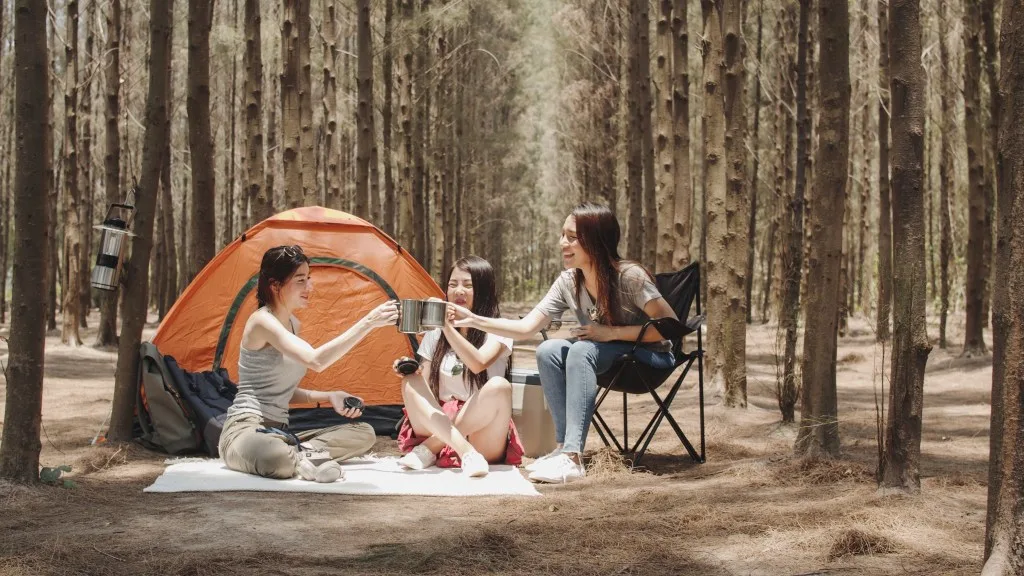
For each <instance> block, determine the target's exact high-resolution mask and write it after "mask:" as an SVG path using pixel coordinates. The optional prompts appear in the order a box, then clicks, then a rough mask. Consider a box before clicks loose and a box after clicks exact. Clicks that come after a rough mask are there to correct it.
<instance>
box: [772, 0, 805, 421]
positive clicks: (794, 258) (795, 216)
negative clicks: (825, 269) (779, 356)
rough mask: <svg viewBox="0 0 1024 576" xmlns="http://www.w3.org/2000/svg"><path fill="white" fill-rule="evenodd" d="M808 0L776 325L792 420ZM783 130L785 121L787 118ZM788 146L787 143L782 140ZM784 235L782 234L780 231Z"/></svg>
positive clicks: (785, 402) (782, 402)
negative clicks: (782, 337) (782, 334)
mask: <svg viewBox="0 0 1024 576" xmlns="http://www.w3.org/2000/svg"><path fill="white" fill-rule="evenodd" d="M810 12H811V3H810V0H801V2H800V17H799V24H798V25H797V26H798V27H797V62H796V173H795V175H794V177H793V195H792V199H791V201H790V207H789V211H788V213H787V215H786V226H785V228H786V229H787V231H788V238H786V248H785V251H784V259H783V264H782V266H783V274H782V286H781V288H782V305H781V307H780V309H779V327H780V328H781V329H783V330H784V331H785V334H786V335H785V346H784V349H783V372H782V390H781V393H780V394H779V408H780V409H781V411H782V421H783V422H795V421H796V420H795V410H796V402H797V399H798V398H799V392H798V390H799V388H800V387H798V386H797V381H796V344H797V325H798V318H799V314H800V287H801V280H802V277H803V261H804V249H803V241H804V190H805V188H806V184H807V163H808V162H807V160H808V158H807V156H808V150H807V148H808V146H807V145H808V143H809V141H810V138H809V136H808V132H809V131H810V116H809V113H808V110H807V52H808V49H809V48H808V38H807V36H808V28H809V26H810ZM787 132H791V130H789V122H788V121H787ZM785 146H786V147H787V153H786V154H785V156H787V157H788V148H789V147H790V146H791V143H790V142H789V141H788V137H787V142H786V144H785ZM786 170H787V178H786V180H787V183H788V181H789V180H790V179H789V177H788V171H789V170H790V164H789V161H788V158H787V163H786ZM784 236H786V235H784Z"/></svg>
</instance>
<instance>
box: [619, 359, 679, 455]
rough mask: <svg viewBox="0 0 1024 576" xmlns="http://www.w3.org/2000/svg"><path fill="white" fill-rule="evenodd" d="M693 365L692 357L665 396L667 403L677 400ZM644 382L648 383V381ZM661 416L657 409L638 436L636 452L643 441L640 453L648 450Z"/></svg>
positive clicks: (634, 449) (670, 403)
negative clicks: (677, 395)
mask: <svg viewBox="0 0 1024 576" xmlns="http://www.w3.org/2000/svg"><path fill="white" fill-rule="evenodd" d="M691 366H693V358H691V359H690V361H689V362H688V363H687V364H686V367H684V368H683V373H682V374H680V375H679V378H677V379H676V383H675V385H674V386H672V388H671V390H669V394H668V396H666V397H665V404H666V405H668V406H671V405H672V401H673V400H675V397H676V393H677V392H679V388H680V387H682V385H683V382H685V381H686V375H687V374H688V373H689V372H690V367H691ZM644 384H645V385H646V382H645V383H644ZM648 388H650V386H648ZM661 418H662V415H661V411H660V410H659V411H657V412H656V413H655V414H654V416H652V417H651V421H650V422H648V423H647V427H646V428H644V431H643V432H641V433H640V437H639V438H637V440H636V445H635V446H633V452H634V453H636V452H637V448H640V444H641V443H642V444H643V445H644V447H643V449H642V450H640V453H641V454H642V453H643V452H645V451H646V450H647V446H648V445H650V443H651V439H652V438H653V437H654V430H652V428H654V429H657V426H660V425H661Z"/></svg>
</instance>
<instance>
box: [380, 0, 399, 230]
mask: <svg viewBox="0 0 1024 576" xmlns="http://www.w3.org/2000/svg"><path fill="white" fill-rule="evenodd" d="M394 20H395V0H384V52H383V54H382V55H381V75H382V76H383V78H382V82H383V85H384V86H383V88H384V109H383V111H382V115H381V122H382V124H383V126H382V127H381V128H382V131H383V144H384V214H383V226H384V232H385V233H387V234H388V235H390V236H391V237H392V238H397V237H398V229H397V222H396V217H395V212H396V208H397V200H396V198H395V175H394V172H393V171H392V170H393V169H392V155H393V151H392V150H391V123H392V118H393V117H394V92H395V80H394V78H395V74H394V53H395V48H394V46H392V42H393V39H394V33H393V31H392V30H393V28H394Z"/></svg>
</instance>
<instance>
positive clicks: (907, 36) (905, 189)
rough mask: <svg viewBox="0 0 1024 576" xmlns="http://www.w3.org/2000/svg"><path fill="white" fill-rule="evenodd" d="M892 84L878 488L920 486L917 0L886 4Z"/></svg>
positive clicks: (920, 72)
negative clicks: (889, 250) (887, 358)
mask: <svg viewBox="0 0 1024 576" xmlns="http://www.w3.org/2000/svg"><path fill="white" fill-rule="evenodd" d="M890 7H891V18H890V20H889V54H890V57H891V61H890V66H891V67H890V74H891V78H890V90H891V91H892V92H891V94H892V198H893V222H892V229H893V245H894V246H898V247H899V250H898V251H894V254H896V255H898V257H899V261H898V262H893V345H892V381H891V385H890V387H889V413H888V416H887V421H886V430H885V445H884V451H883V454H882V461H881V462H880V463H879V465H880V467H881V474H879V477H880V478H881V482H880V484H881V487H882V489H883V490H899V491H907V492H917V491H919V490H920V488H921V479H920V472H919V464H920V457H921V415H922V408H923V402H924V368H925V364H926V363H927V362H928V353H929V352H930V351H931V345H930V344H929V343H928V336H927V333H926V331H925V267H924V264H925V251H924V229H923V228H924V202H923V196H922V191H923V184H924V172H923V166H924V141H923V140H924V115H925V103H924V100H925V98H924V69H923V68H922V66H921V22H920V16H921V15H920V6H919V4H918V2H917V0H898V1H895V0H894V1H893V2H892V3H891V4H890Z"/></svg>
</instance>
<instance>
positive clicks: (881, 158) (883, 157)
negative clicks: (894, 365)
mask: <svg viewBox="0 0 1024 576" xmlns="http://www.w3.org/2000/svg"><path fill="white" fill-rule="evenodd" d="M878 46H879V50H878V77H879V84H880V85H879V90H878V93H879V96H880V98H879V101H878V212H879V216H878V309H877V315H876V318H875V339H876V340H877V341H878V342H888V341H889V335H890V332H889V316H890V311H891V310H892V203H891V202H890V195H889V13H888V4H887V3H885V2H878Z"/></svg>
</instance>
